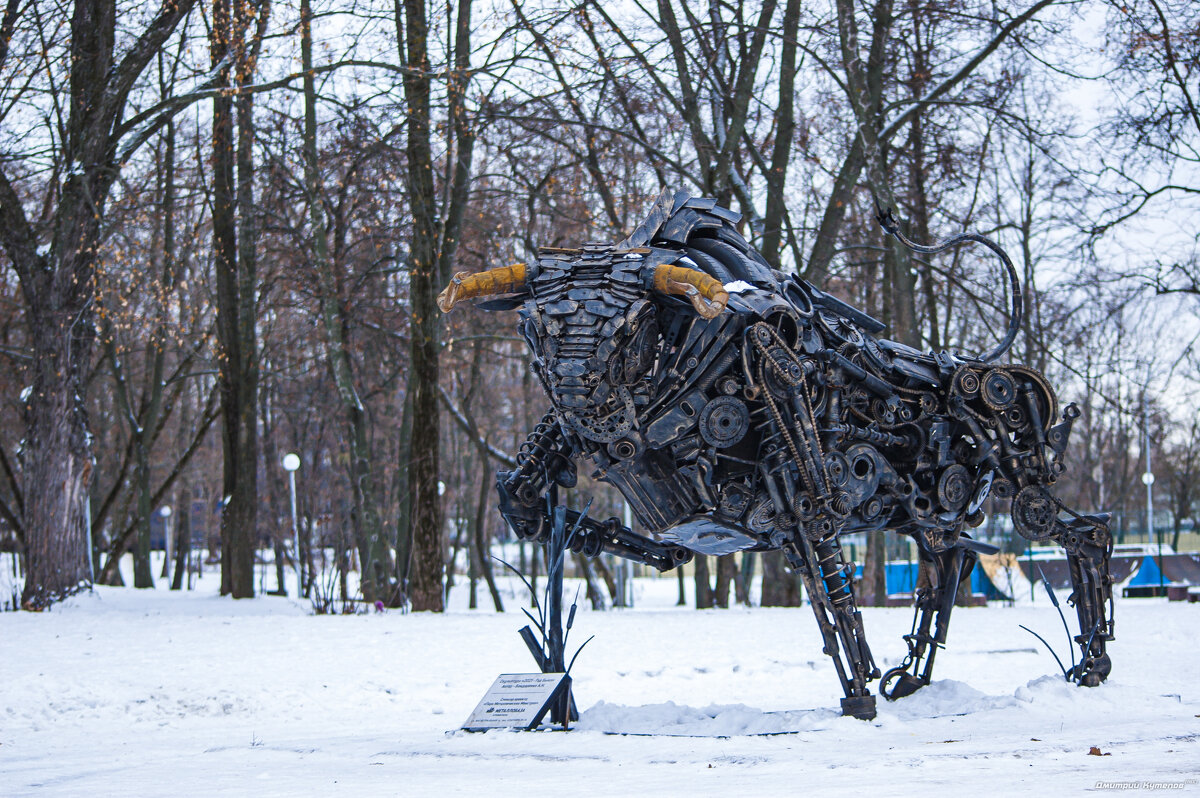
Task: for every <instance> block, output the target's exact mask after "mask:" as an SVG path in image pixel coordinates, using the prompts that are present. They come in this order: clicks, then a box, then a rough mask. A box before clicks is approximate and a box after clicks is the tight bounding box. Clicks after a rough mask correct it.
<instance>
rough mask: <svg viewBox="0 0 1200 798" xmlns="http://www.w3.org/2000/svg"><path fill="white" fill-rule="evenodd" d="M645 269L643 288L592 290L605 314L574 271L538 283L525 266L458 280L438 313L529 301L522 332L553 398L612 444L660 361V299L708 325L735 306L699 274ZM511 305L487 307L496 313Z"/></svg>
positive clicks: (628, 257) (626, 258) (664, 267)
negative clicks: (471, 304)
mask: <svg viewBox="0 0 1200 798" xmlns="http://www.w3.org/2000/svg"><path fill="white" fill-rule="evenodd" d="M645 252H647V250H640V251H638V252H636V253H627V254H624V255H623V257H622V258H621V260H620V262H621V263H622V264H623V265H624V264H629V263H630V261H636V259H637V256H638V255H640V254H643V253H645ZM685 262H686V261H685ZM576 263H577V262H576V261H572V262H562V264H561V267H562V269H564V270H570V269H572V267H573V266H574V265H575V264H576ZM578 263H581V264H584V265H586V263H587V261H586V260H585V261H579V262H578ZM555 265H556V266H557V265H558V264H557V263H556V264H555ZM640 270H641V271H640V277H641V280H640V285H636V284H635V285H633V286H631V285H630V284H629V283H628V282H620V283H618V282H615V281H612V280H611V279H610V281H609V283H610V285H609V286H608V288H607V289H606V288H605V287H604V286H603V285H601V286H600V287H599V288H593V289H592V292H590V293H595V295H596V296H597V297H598V298H599V299H600V301H601V302H602V304H603V306H604V308H603V311H601V312H598V313H592V312H591V310H589V305H591V302H589V301H578V300H577V299H575V298H573V297H577V296H578V294H576V293H575V291H574V290H573V288H572V285H573V284H572V278H573V277H574V273H573V272H571V273H570V274H569V276H568V277H567V278H566V280H565V282H564V281H563V280H562V279H556V280H553V281H550V280H546V279H537V278H536V277H535V276H532V275H531V272H534V273H535V274H536V270H531V269H528V268H527V267H526V265H525V264H523V263H517V264H513V265H512V266H504V267H500V268H495V269H489V270H487V271H484V272H480V273H478V274H468V273H467V272H460V273H458V274H456V275H455V276H454V279H453V280H451V282H450V284H449V285H448V286H446V289H445V290H444V291H442V293H441V294H440V295H438V307H440V308H441V309H442V311H443V312H448V311H449V310H450V309H451V308H453V307H454V306H455V305H456V304H457V303H459V302H461V301H463V300H464V299H474V298H491V297H496V296H498V295H500V294H518V295H520V294H523V295H525V297H526V299H525V305H526V307H525V310H526V312H525V313H524V314H523V316H524V317H525V318H524V320H523V322H522V326H521V332H522V333H523V334H524V336H525V338H526V340H527V341H528V342H529V345H530V347H531V348H532V349H533V351H534V354H535V355H536V356H537V358H538V360H539V361H540V365H541V369H540V370H541V371H542V375H543V378H544V379H545V380H546V383H547V385H546V387H547V389H549V391H550V393H551V399H552V400H553V401H554V403H555V405H556V406H558V407H559V408H560V410H563V411H566V412H567V413H569V414H570V415H571V417H572V420H573V421H574V422H575V423H573V426H576V427H577V428H579V430H580V432H582V433H583V434H585V435H586V436H587V437H589V438H592V439H593V440H604V439H607V438H609V437H612V436H613V435H614V434H616V433H617V431H618V430H619V429H620V428H622V427H626V425H627V423H628V421H626V419H628V420H632V413H633V405H632V402H631V398H630V387H631V386H633V385H634V384H636V383H637V382H638V381H639V380H640V379H641V378H642V377H643V376H645V374H646V372H647V371H648V370H649V368H650V366H651V365H652V363H653V361H654V356H655V354H656V347H657V344H658V322H657V312H656V306H655V303H654V301H653V299H654V296H655V295H658V296H679V297H685V298H686V299H687V300H688V301H689V302H690V303H691V306H692V308H693V309H694V310H695V312H696V314H697V315H698V316H700V317H701V318H703V319H713V318H716V317H717V316H718V315H719V314H720V313H721V311H722V310H724V309H725V304H726V303H727V302H728V301H729V294H728V293H727V292H726V291H725V287H724V286H723V285H722V284H721V282H720V281H719V280H717V279H716V278H714V277H711V276H710V275H708V274H706V273H704V272H702V271H699V270H698V269H695V268H691V267H689V266H683V265H674V264H663V263H661V260H660V261H659V263H658V265H654V266H647V265H643V266H641V267H640ZM589 276H590V277H591V280H590V281H589V285H590V286H595V285H596V283H595V277H596V275H595V273H594V272H592V273H591V274H590V275H589ZM635 279H636V278H635ZM593 301H594V300H593ZM504 305H505V303H499V304H498V303H496V302H494V301H492V302H487V303H484V306H485V307H492V308H495V307H501V306H504ZM507 306H508V307H514V306H515V303H512V304H509V305H507ZM626 428H627V427H626Z"/></svg>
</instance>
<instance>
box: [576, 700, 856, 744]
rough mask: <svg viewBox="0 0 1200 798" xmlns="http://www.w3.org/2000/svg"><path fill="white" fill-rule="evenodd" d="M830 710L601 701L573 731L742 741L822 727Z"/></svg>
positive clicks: (829, 715)
mask: <svg viewBox="0 0 1200 798" xmlns="http://www.w3.org/2000/svg"><path fill="white" fill-rule="evenodd" d="M838 714H839V713H837V712H835V711H834V710H832V709H813V710H797V711H791V712H764V711H763V710H761V709H755V708H754V707H748V706H746V705H745V704H713V705H710V706H707V707H703V708H696V707H689V706H680V705H679V704H676V703H675V702H674V701H668V702H666V703H665V704H647V705H644V706H640V707H628V706H622V705H620V704H609V703H607V702H605V701H601V702H599V703H598V704H596V705H595V706H593V707H592V708H591V709H589V710H587V711H586V712H584V713H582V714H581V715H580V716H579V722H578V723H577V724H576V728H577V729H581V730H584V731H600V732H607V733H609V734H649V735H663V736H676V737H678V736H687V737H742V736H748V735H760V734H791V733H795V732H801V731H809V730H812V729H817V728H822V727H824V726H825V725H826V724H827V723H828V721H829V720H831V719H833V718H836V717H838Z"/></svg>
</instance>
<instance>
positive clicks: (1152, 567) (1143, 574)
mask: <svg viewBox="0 0 1200 798" xmlns="http://www.w3.org/2000/svg"><path fill="white" fill-rule="evenodd" d="M1170 581H1171V580H1170V579H1163V578H1162V572H1161V571H1159V569H1158V562H1157V561H1156V560H1155V559H1154V557H1152V556H1150V555H1149V554H1147V555H1146V556H1145V557H1143V558H1142V564H1141V565H1139V566H1138V571H1137V573H1136V574H1134V577H1133V579H1130V580H1129V583H1128V584H1127V585H1126V586H1127V587H1141V586H1143V585H1158V584H1161V583H1162V582H1170Z"/></svg>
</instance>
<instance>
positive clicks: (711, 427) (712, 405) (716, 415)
mask: <svg viewBox="0 0 1200 798" xmlns="http://www.w3.org/2000/svg"><path fill="white" fill-rule="evenodd" d="M748 429H750V411H749V410H747V409H746V403H745V402H743V401H742V400H741V399H738V398H737V397H736V396H718V397H717V398H716V399H713V400H712V401H710V402H709V403H708V404H706V405H705V406H704V409H703V410H702V411H700V437H702V438H704V440H705V441H706V442H707V443H709V444H710V445H712V446H716V447H717V448H718V449H724V448H727V447H729V446H733V445H734V444H735V443H738V442H739V441H741V440H742V438H744V437H746V431H747V430H748Z"/></svg>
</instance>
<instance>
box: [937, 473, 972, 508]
mask: <svg viewBox="0 0 1200 798" xmlns="http://www.w3.org/2000/svg"><path fill="white" fill-rule="evenodd" d="M974 487H975V486H974V485H973V484H972V481H971V473H970V472H969V471H967V467H966V466H964V465H962V464H961V463H955V464H954V465H952V466H950V467H949V468H947V469H946V470H945V471H943V472H942V475H941V476H940V477H938V484H937V493H938V501H939V502H940V503H941V505H942V506H943V507H945V508H946V509H947V510H949V511H950V512H952V513H957V512H958V511H959V510H961V509H962V508H963V507H965V506H966V504H967V500H968V499H970V498H971V493H972V491H973V490H974Z"/></svg>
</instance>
